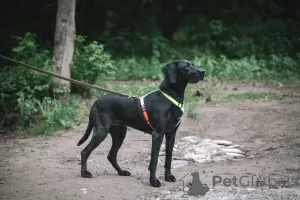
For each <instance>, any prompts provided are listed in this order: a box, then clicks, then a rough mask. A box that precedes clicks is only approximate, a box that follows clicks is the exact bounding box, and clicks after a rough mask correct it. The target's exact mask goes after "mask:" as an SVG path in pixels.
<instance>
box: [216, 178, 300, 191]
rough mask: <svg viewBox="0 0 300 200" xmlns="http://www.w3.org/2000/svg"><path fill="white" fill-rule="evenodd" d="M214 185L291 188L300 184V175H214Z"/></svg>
mask: <svg viewBox="0 0 300 200" xmlns="http://www.w3.org/2000/svg"><path fill="white" fill-rule="evenodd" d="M212 185H213V186H225V187H231V186H235V187H269V188H289V187H294V186H299V185H300V176H299V177H296V176H284V177H279V178H278V177H274V176H255V175H243V176H240V177H236V176H233V177H222V176H213V179H212Z"/></svg>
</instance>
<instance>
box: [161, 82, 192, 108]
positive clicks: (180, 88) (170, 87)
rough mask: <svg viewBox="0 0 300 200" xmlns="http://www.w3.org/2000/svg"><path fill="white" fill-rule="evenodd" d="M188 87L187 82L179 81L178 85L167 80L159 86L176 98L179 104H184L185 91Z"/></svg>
mask: <svg viewBox="0 0 300 200" xmlns="http://www.w3.org/2000/svg"><path fill="white" fill-rule="evenodd" d="M186 86H187V82H185V81H177V82H176V83H170V82H169V81H167V80H165V79H164V80H163V82H162V83H161V84H160V85H159V89H160V90H161V91H163V92H165V93H167V94H168V95H170V96H171V97H172V98H174V99H175V100H176V101H177V102H178V103H181V104H183V100H184V91H185V88H186Z"/></svg>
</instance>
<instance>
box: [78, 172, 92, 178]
mask: <svg viewBox="0 0 300 200" xmlns="http://www.w3.org/2000/svg"><path fill="white" fill-rule="evenodd" d="M81 176H82V177H83V178H92V177H93V175H92V174H91V172H89V171H81Z"/></svg>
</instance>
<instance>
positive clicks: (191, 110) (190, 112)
mask: <svg viewBox="0 0 300 200" xmlns="http://www.w3.org/2000/svg"><path fill="white" fill-rule="evenodd" d="M196 107H197V105H196V104H195V103H190V104H189V105H188V109H187V117H188V118H189V119H196V118H197V112H196V109H195V108H196Z"/></svg>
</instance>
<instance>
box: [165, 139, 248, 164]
mask: <svg viewBox="0 0 300 200" xmlns="http://www.w3.org/2000/svg"><path fill="white" fill-rule="evenodd" d="M239 147H240V146H239V145H234V144H233V143H232V142H230V141H226V140H211V139H201V138H199V137H197V136H188V137H184V138H181V139H180V141H179V142H178V143H177V144H175V145H174V149H173V154H174V156H173V158H174V161H173V166H172V167H173V168H177V167H181V166H184V165H186V164H188V161H192V162H197V163H203V162H211V161H215V162H218V161H223V160H232V159H237V158H242V157H244V156H245V154H244V152H242V151H241V150H240V149H238V148H239ZM160 155H161V156H164V155H165V145H162V147H161V152H160ZM176 160H181V162H178V163H177V162H176ZM182 161H184V162H182Z"/></svg>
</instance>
